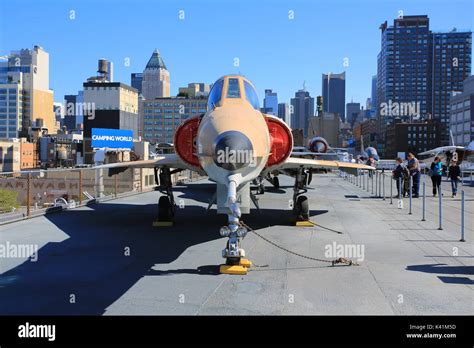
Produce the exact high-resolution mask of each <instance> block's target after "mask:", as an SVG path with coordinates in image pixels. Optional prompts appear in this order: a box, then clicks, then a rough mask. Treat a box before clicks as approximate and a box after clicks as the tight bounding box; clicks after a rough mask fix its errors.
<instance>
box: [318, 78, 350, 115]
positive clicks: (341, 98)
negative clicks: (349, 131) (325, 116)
mask: <svg viewBox="0 0 474 348" xmlns="http://www.w3.org/2000/svg"><path fill="white" fill-rule="evenodd" d="M322 91H323V111H324V112H337V113H338V114H339V117H340V118H341V121H342V122H346V110H345V109H346V73H345V72H343V73H341V74H323V76H322Z"/></svg>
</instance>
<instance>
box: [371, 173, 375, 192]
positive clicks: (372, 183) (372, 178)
mask: <svg viewBox="0 0 474 348" xmlns="http://www.w3.org/2000/svg"><path fill="white" fill-rule="evenodd" d="M370 181H371V185H372V194H374V173H372V176H371V178H370Z"/></svg>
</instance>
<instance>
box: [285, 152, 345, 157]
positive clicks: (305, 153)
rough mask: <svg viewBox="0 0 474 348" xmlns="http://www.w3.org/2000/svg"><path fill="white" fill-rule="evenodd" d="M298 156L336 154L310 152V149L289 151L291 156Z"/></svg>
mask: <svg viewBox="0 0 474 348" xmlns="http://www.w3.org/2000/svg"><path fill="white" fill-rule="evenodd" d="M298 156H314V157H316V156H321V157H323V156H337V153H336V152H311V151H305V152H303V151H293V152H292V153H291V157H298Z"/></svg>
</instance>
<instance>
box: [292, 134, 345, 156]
mask: <svg viewBox="0 0 474 348" xmlns="http://www.w3.org/2000/svg"><path fill="white" fill-rule="evenodd" d="M291 156H292V157H304V158H313V159H325V160H336V161H342V162H349V153H348V151H347V149H345V148H338V147H331V146H329V143H328V142H327V140H326V139H324V138H323V137H320V136H316V137H313V138H311V139H310V140H309V141H308V146H307V147H304V146H294V147H293V152H292V153H291Z"/></svg>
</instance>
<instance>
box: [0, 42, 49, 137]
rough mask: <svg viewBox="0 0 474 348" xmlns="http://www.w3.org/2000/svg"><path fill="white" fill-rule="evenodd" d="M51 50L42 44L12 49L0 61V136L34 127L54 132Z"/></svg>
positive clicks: (9, 135) (19, 134) (16, 133)
mask: <svg viewBox="0 0 474 348" xmlns="http://www.w3.org/2000/svg"><path fill="white" fill-rule="evenodd" d="M53 103H54V100H53V91H52V90H50V89H49V54H48V53H47V52H46V51H45V50H44V49H43V48H42V47H40V46H34V47H33V49H32V50H30V49H22V50H20V51H12V52H11V53H10V55H8V56H7V57H6V60H5V61H2V62H0V138H16V137H19V136H21V137H26V136H28V133H29V130H30V129H31V127H40V128H47V129H48V132H49V133H55V132H56V131H57V129H56V118H55V114H54V109H53Z"/></svg>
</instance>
